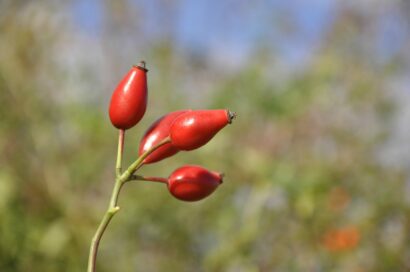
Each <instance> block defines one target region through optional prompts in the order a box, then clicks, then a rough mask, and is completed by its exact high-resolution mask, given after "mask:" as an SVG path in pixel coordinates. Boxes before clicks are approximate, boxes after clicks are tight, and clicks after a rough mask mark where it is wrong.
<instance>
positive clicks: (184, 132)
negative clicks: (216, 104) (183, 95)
mask: <svg viewBox="0 0 410 272" xmlns="http://www.w3.org/2000/svg"><path fill="white" fill-rule="evenodd" d="M233 118H235V114H234V113H233V112H231V111H229V110H195V111H190V112H186V113H184V114H181V115H180V116H178V117H177V118H176V119H175V121H174V122H173V124H172V125H171V128H170V138H171V144H172V145H173V146H174V147H176V148H178V149H180V150H193V149H196V148H199V147H201V146H203V145H204V144H206V143H207V142H209V140H211V139H212V138H213V137H214V136H215V134H216V133H218V131H220V130H221V129H222V128H224V127H225V126H226V125H227V124H230V123H231V122H232V119H233Z"/></svg>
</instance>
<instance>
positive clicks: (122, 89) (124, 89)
mask: <svg viewBox="0 0 410 272" xmlns="http://www.w3.org/2000/svg"><path fill="white" fill-rule="evenodd" d="M147 98H148V91H147V70H146V69H145V68H143V67H139V66H133V67H132V68H131V69H130V70H129V72H128V73H127V75H126V76H125V77H124V78H123V79H122V80H121V81H120V83H119V84H118V86H117V88H116V89H115V90H114V93H113V94H112V97H111V102H110V109H109V115H110V120H111V123H112V124H113V125H114V126H115V127H116V128H118V129H124V130H125V129H129V128H131V127H133V126H135V125H136V124H137V123H138V122H139V121H140V120H141V119H142V117H143V116H144V114H145V110H146V108H147Z"/></svg>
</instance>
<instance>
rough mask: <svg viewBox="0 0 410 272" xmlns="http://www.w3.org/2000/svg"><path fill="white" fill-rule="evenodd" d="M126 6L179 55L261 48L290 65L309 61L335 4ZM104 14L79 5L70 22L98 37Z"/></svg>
mask: <svg viewBox="0 0 410 272" xmlns="http://www.w3.org/2000/svg"><path fill="white" fill-rule="evenodd" d="M131 3H132V5H131V7H132V8H133V9H134V10H132V11H128V12H131V13H135V16H138V14H141V13H143V14H144V22H143V24H142V28H143V31H144V33H146V34H147V35H148V37H151V38H152V39H161V38H162V37H164V36H166V35H172V37H173V39H174V41H175V43H176V45H177V46H178V47H179V48H180V49H182V50H184V49H187V50H193V51H201V52H205V53H206V52H207V51H210V50H219V49H220V48H223V49H224V51H228V50H229V51H230V52H231V53H232V54H234V55H237V56H238V57H243V56H247V55H248V54H249V53H250V52H251V51H252V49H253V48H255V47H264V48H268V49H272V50H275V52H276V53H277V54H279V55H280V56H282V57H284V58H285V59H287V60H289V61H298V60H299V59H302V58H304V57H306V56H307V55H309V52H310V51H311V50H312V49H313V48H314V47H315V45H316V43H317V42H318V40H319V38H320V37H321V35H322V34H323V33H324V31H325V30H326V27H327V26H328V25H330V22H331V21H332V20H333V18H334V16H335V15H334V14H335V4H334V3H335V2H334V1H322V0H312V1H279V0H272V1H232V0H231V1H229V0H227V1H188V0H185V1H178V4H177V5H175V6H173V7H172V11H171V12H167V9H166V8H164V7H163V6H162V4H161V3H162V2H161V1H142V0H141V1H139V0H136V1H133V2H131ZM103 13H104V8H103V7H102V6H101V1H97V0H89V1H78V2H75V4H73V7H72V14H73V19H74V20H73V21H74V22H75V24H77V26H78V27H79V29H82V31H84V32H85V33H86V34H87V35H90V36H94V35H95V36H97V37H98V35H100V33H101V30H102V29H101V28H102V27H103V25H102V22H103V16H104V15H103ZM167 16H169V17H171V18H170V19H167ZM284 29H287V30H288V31H286V32H284Z"/></svg>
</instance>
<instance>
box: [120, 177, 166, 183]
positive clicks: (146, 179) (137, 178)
mask: <svg viewBox="0 0 410 272" xmlns="http://www.w3.org/2000/svg"><path fill="white" fill-rule="evenodd" d="M132 180H144V181H153V182H160V183H167V181H168V180H167V179H166V178H161V177H145V176H138V175H133V176H131V177H130V178H129V179H128V180H127V181H132Z"/></svg>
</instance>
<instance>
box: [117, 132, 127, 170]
mask: <svg viewBox="0 0 410 272" xmlns="http://www.w3.org/2000/svg"><path fill="white" fill-rule="evenodd" d="M124 137H125V130H123V129H120V134H119V136H118V150H117V163H116V165H115V174H116V176H117V177H119V176H120V175H121V168H122V154H123V153H124Z"/></svg>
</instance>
